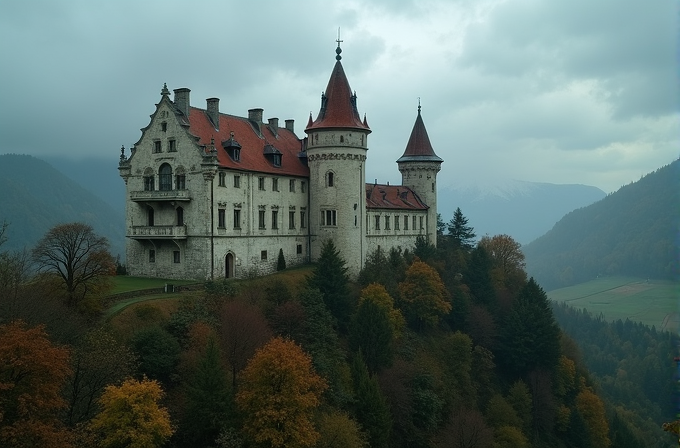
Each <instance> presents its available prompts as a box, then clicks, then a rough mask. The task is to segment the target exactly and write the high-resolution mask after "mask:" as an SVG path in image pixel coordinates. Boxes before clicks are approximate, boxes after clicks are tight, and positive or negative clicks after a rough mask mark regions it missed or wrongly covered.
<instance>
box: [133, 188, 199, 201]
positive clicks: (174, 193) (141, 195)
mask: <svg viewBox="0 0 680 448" xmlns="http://www.w3.org/2000/svg"><path fill="white" fill-rule="evenodd" d="M130 199H132V200H133V201H136V202H149V201H190V200H191V195H190V194H189V190H163V191H160V190H152V191H146V190H143V191H131V192H130Z"/></svg>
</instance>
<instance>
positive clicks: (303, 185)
mask: <svg viewBox="0 0 680 448" xmlns="http://www.w3.org/2000/svg"><path fill="white" fill-rule="evenodd" d="M300 191H301V192H303V193H305V192H306V191H307V184H306V183H305V181H304V180H302V181H300Z"/></svg>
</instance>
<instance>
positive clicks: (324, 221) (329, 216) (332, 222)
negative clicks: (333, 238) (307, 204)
mask: <svg viewBox="0 0 680 448" xmlns="http://www.w3.org/2000/svg"><path fill="white" fill-rule="evenodd" d="M321 225H322V226H336V225H337V211H336V210H321Z"/></svg>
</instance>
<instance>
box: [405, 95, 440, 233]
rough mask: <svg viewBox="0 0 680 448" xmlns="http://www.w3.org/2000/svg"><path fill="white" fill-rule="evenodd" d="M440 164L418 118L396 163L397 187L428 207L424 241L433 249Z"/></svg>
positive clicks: (421, 119)
mask: <svg viewBox="0 0 680 448" xmlns="http://www.w3.org/2000/svg"><path fill="white" fill-rule="evenodd" d="M442 162H443V160H442V159H441V158H440V157H438V156H437V154H435V153H434V150H433V149H432V144H431V143H430V138H429V137H428V136H427V130H426V129H425V124H424V123H423V118H422V117H421V115H420V104H419V105H418V116H417V117H416V122H415V124H414V125H413V130H412V131H411V137H410V138H409V139H408V144H407V145H406V150H405V151H404V154H403V155H402V156H401V157H400V158H399V160H397V165H398V166H399V172H401V183H402V185H404V186H407V187H409V188H411V189H412V190H413V191H415V192H416V194H417V195H418V196H419V197H420V199H421V200H422V201H423V202H425V204H427V205H428V206H429V209H428V212H427V226H426V229H427V239H428V241H429V242H430V243H431V244H433V245H435V246H436V245H437V173H438V172H439V170H440V169H441V164H442Z"/></svg>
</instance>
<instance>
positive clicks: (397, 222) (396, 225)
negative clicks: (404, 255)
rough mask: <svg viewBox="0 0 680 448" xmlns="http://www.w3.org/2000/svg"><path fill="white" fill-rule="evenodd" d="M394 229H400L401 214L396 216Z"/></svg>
mask: <svg viewBox="0 0 680 448" xmlns="http://www.w3.org/2000/svg"><path fill="white" fill-rule="evenodd" d="M394 230H399V215H397V216H395V217H394Z"/></svg>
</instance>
